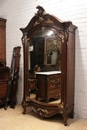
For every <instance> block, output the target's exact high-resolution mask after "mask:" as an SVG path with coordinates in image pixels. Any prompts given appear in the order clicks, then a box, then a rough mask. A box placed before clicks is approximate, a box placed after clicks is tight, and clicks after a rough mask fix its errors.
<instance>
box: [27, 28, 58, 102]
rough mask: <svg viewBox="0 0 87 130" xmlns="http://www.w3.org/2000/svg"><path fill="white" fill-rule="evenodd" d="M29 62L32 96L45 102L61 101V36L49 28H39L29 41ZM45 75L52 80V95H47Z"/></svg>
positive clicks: (30, 91)
mask: <svg viewBox="0 0 87 130" xmlns="http://www.w3.org/2000/svg"><path fill="white" fill-rule="evenodd" d="M55 32H56V30H55ZM28 62H29V64H28V67H29V87H30V88H29V93H30V97H31V98H35V99H36V100H39V101H42V102H45V103H55V102H57V103H58V102H60V101H61V38H60V37H58V36H57V35H56V34H55V33H54V31H52V30H50V29H48V28H47V29H46V28H42V29H41V30H38V31H37V32H36V33H34V35H33V37H32V38H31V39H30V41H29V58H28ZM44 75H45V76H46V77H47V76H48V77H47V78H49V80H50V82H51V83H49V86H50V87H52V88H51V90H50V92H51V94H48V95H50V96H47V95H46V93H47V88H44V87H45V86H47V85H46V82H45V80H46V79H45V78H46V77H44ZM41 76H42V77H41ZM51 76H53V77H55V78H52V77H51ZM58 80H59V81H58ZM58 82H59V83H58ZM57 83H58V84H57ZM39 84H40V85H39ZM40 86H42V87H40ZM55 86H56V87H57V88H56V87H55ZM42 91H43V92H42ZM41 93H42V94H43V95H42V94H41Z"/></svg>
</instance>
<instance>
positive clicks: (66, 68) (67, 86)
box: [21, 6, 77, 125]
mask: <svg viewBox="0 0 87 130" xmlns="http://www.w3.org/2000/svg"><path fill="white" fill-rule="evenodd" d="M37 9H38V11H37V13H36V14H35V16H33V17H32V19H31V20H30V22H29V23H28V25H27V26H26V27H25V28H21V31H22V33H23V36H22V44H23V55H24V57H23V58H24V92H23V94H24V96H23V101H22V106H23V109H24V112H23V113H24V114H25V113H26V108H27V106H31V107H32V110H33V111H34V112H35V113H36V114H37V115H39V116H41V117H45V118H47V117H51V116H53V115H55V114H58V113H59V114H61V115H62V116H63V120H64V125H67V118H68V117H71V118H73V117H74V80H75V30H76V28H77V27H76V26H75V25H73V23H72V22H71V21H67V22H64V21H62V20H60V19H58V18H56V17H55V16H53V15H50V14H48V13H46V12H45V10H44V8H43V7H41V6H38V7H37ZM34 39H36V40H35V42H33V41H34ZM41 39H44V40H43V41H42V40H41ZM38 41H39V42H38ZM40 41H41V42H40ZM35 43H36V44H35ZM40 43H43V47H44V54H43V57H44V58H41V59H42V60H43V59H44V61H43V62H41V63H40V62H35V61H33V62H32V60H36V57H37V59H38V57H40V56H41V54H42V53H41V52H42V51H40V50H41V49H40V50H39V51H38V53H36V52H35V50H34V46H35V45H36V47H37V45H38V46H39V47H40V46H41V44H40ZM34 44H35V45H34ZM37 49H38V48H36V50H37ZM29 51H30V53H29ZM31 51H32V53H33V54H34V55H33V57H32V56H31ZM37 54H38V55H37ZM34 56H35V57H34ZM34 58H35V59H34ZM54 59H55V62H54ZM39 60H40V58H39ZM34 63H35V64H34ZM30 64H33V66H37V67H39V68H40V69H39V70H40V71H41V72H35V70H34V69H33V70H34V73H35V75H36V80H37V85H36V96H35V98H34V97H32V93H31V94H28V91H29V69H32V65H31V66H30V67H31V68H29V65H30ZM36 64H37V65H36ZM42 66H44V67H45V68H47V66H50V67H49V68H52V70H51V69H50V71H48V72H46V71H47V70H46V69H43V68H42ZM53 66H54V67H55V69H53ZM43 70H44V71H45V72H42V71H43ZM58 74H59V76H58ZM58 88H59V90H58ZM43 92H44V93H43ZM48 98H49V100H44V99H48ZM51 98H52V99H51Z"/></svg>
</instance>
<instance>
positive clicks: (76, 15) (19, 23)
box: [0, 0, 87, 118]
mask: <svg viewBox="0 0 87 130" xmlns="http://www.w3.org/2000/svg"><path fill="white" fill-rule="evenodd" d="M37 5H41V6H43V7H44V9H45V10H46V12H47V13H50V14H53V15H56V16H57V17H59V18H60V19H62V20H65V21H67V20H70V21H72V22H73V24H75V25H76V26H77V27H78V29H77V30H76V45H75V48H76V50H75V54H76V55H75V116H78V117H82V118H87V0H50V2H49V1H47V0H25V1H24V0H0V17H3V18H6V19H7V26H6V58H7V65H8V66H10V64H11V58H12V49H13V47H15V46H21V47H22V43H21V37H22V33H21V31H20V30H19V29H20V28H21V27H25V26H26V25H27V24H28V22H29V21H30V19H31V18H32V16H34V13H36V12H37V10H36V6H37ZM22 97H23V50H22V48H21V61H20V79H19V86H18V92H17V100H18V103H21V101H22Z"/></svg>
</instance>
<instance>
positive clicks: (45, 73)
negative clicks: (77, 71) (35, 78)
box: [35, 71, 61, 75]
mask: <svg viewBox="0 0 87 130" xmlns="http://www.w3.org/2000/svg"><path fill="white" fill-rule="evenodd" d="M35 74H41V75H52V74H61V71H47V72H35Z"/></svg>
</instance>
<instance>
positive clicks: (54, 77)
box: [47, 75, 61, 84]
mask: <svg viewBox="0 0 87 130" xmlns="http://www.w3.org/2000/svg"><path fill="white" fill-rule="evenodd" d="M47 81H48V84H57V83H60V82H61V75H50V76H48V78H47Z"/></svg>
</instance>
